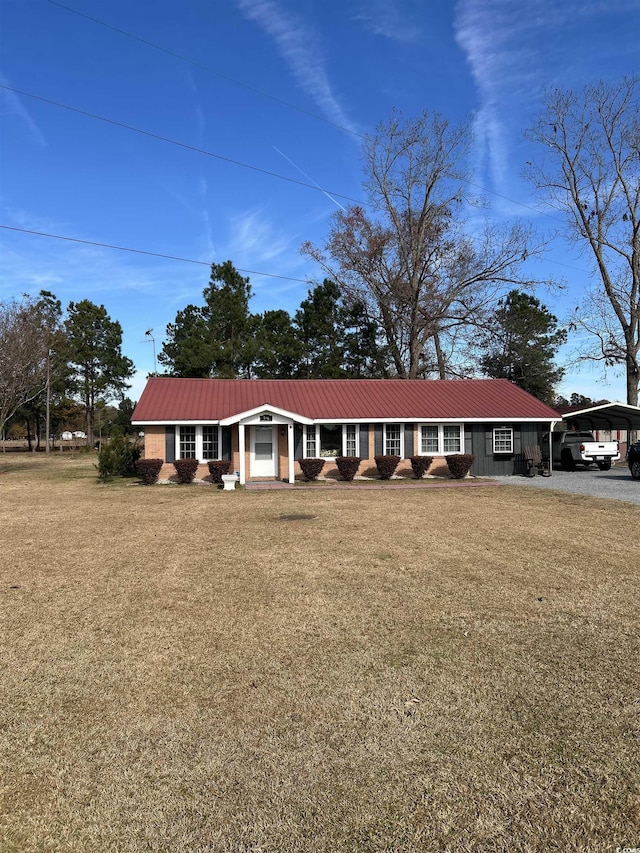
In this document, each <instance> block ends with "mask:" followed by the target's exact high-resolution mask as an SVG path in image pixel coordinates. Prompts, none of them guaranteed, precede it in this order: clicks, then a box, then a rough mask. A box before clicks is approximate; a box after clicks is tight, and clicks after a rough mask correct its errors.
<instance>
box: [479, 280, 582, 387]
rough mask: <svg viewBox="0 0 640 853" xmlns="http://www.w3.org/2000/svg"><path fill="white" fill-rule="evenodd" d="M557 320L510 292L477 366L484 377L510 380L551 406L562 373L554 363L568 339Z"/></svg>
mask: <svg viewBox="0 0 640 853" xmlns="http://www.w3.org/2000/svg"><path fill="white" fill-rule="evenodd" d="M557 326H558V321H557V319H556V317H554V316H553V314H551V313H550V311H549V310H548V309H547V308H546V307H545V306H544V305H542V304H541V303H540V302H539V300H538V299H536V298H535V297H534V296H530V295H529V294H527V293H523V292H522V291H518V290H512V291H511V292H510V293H509V294H508V295H507V296H506V297H505V299H501V300H500V301H499V302H498V308H497V310H496V312H495V315H494V318H493V322H492V324H491V326H490V330H489V333H488V334H487V335H486V336H485V342H484V343H485V346H486V348H487V352H486V354H485V355H484V356H482V358H481V360H480V364H481V366H482V370H483V371H484V373H486V374H487V376H490V377H491V378H493V379H509V380H510V381H511V382H513V383H515V384H516V385H519V386H520V387H521V388H523V389H524V390H525V391H528V392H529V393H530V394H533V396H534V397H537V398H538V399H539V400H542V401H543V402H545V403H549V404H552V403H553V400H554V386H555V385H556V384H557V383H558V382H559V381H560V380H561V378H562V376H563V374H564V370H563V369H562V368H561V367H557V366H556V365H555V364H554V358H555V356H556V354H557V351H558V349H559V347H560V346H562V344H564V343H565V341H566V339H567V334H566V332H565V331H564V330H563V329H558V328H557Z"/></svg>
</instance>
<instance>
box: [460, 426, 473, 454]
mask: <svg viewBox="0 0 640 853" xmlns="http://www.w3.org/2000/svg"><path fill="white" fill-rule="evenodd" d="M462 438H463V442H462V446H463V447H464V452H465V453H473V433H472V431H471V429H465V427H464V426H463V427H462Z"/></svg>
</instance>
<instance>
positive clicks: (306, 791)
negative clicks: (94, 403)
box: [0, 457, 640, 853]
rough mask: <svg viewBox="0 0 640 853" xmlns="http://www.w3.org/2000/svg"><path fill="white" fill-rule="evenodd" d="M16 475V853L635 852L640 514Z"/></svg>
mask: <svg viewBox="0 0 640 853" xmlns="http://www.w3.org/2000/svg"><path fill="white" fill-rule="evenodd" d="M69 465H70V466H71V467H68V466H69ZM2 467H3V470H4V472H5V473H4V474H3V476H2V479H1V480H0V625H1V629H0V630H1V632H2V633H1V635H0V636H1V642H2V649H1V650H0V651H1V654H2V661H3V666H2V669H1V670H0V691H1V702H0V755H1V756H2V758H1V759H0V761H1V762H2V764H1V766H0V779H1V782H0V786H1V788H2V794H3V799H2V806H1V807H0V849H2V850H3V851H21V853H22V852H23V851H26V852H27V853H29V851H41V850H49V851H63V850H64V851H106V850H123V851H125V850H126V851H138V850H139V851H148V850H158V851H169V850H171V851H173V850H181V851H182V850H184V851H202V853H205V851H207V853H211V851H221V853H222V851H238V853H240V851H243V852H244V853H248V851H265V853H266V851H268V852H269V853H276V851H277V853H293V851H295V852H296V853H299V851H305V853H306V851H309V853H319V851H323V853H329V851H332V852H333V851H432V850H433V851H436V850H452V851H454V850H455V851H477V850H487V851H491V850H495V851H503V850H507V849H508V850H509V851H533V850H568V851H571V850H575V851H578V850H584V851H591V850H599V849H615V848H616V846H620V847H625V846H634V845H635V846H637V842H638V837H640V795H639V789H638V774H637V768H638V765H639V763H640V747H639V744H640V739H639V737H638V716H639V712H640V704H639V700H638V671H640V650H639V643H638V631H637V613H638V605H639V601H638V588H639V584H638V580H639V579H638V566H640V545H639V544H638V539H637V536H633V535H632V534H631V531H632V530H633V529H634V525H635V526H637V519H638V514H637V509H636V508H634V507H631V506H628V505H626V504H620V505H619V506H616V507H615V511H613V510H612V508H611V504H610V502H605V501H596V500H592V499H588V498H575V499H572V500H571V501H567V496H566V495H559V494H555V493H552V494H547V493H541V492H537V491H535V492H533V491H532V492H529V491H528V490H524V489H517V488H510V487H500V488H495V489H482V490H472V489H438V490H430V489H423V490H387V491H371V492H370V491H361V490H357V489H354V490H350V491H346V490H342V491H324V490H317V491H314V490H309V491H304V492H296V491H295V490H292V491H277V492H275V491H274V492H258V491H254V492H252V491H249V490H247V491H237V492H235V493H223V492H220V491H218V490H215V489H199V488H196V487H193V488H189V487H184V488H180V489H168V488H166V487H161V486H158V487H155V486H154V487H149V488H145V489H131V488H127V486H126V484H118V483H115V484H110V485H106V486H105V485H100V484H98V483H97V482H96V479H95V474H96V472H95V470H94V469H93V468H92V460H91V459H87V458H78V459H70V458H69V457H65V458H64V459H59V458H58V459H53V460H46V461H45V462H44V463H42V462H41V460H40V459H38V460H37V463H35V464H34V465H33V466H30V465H28V464H27V465H25V464H23V460H20V464H19V466H16V467H15V468H14V466H13V459H7V460H6V462H5V460H2ZM294 519H295V523H286V522H287V520H292V521H293V520H294Z"/></svg>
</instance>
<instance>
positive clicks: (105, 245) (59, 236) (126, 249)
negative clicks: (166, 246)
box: [0, 224, 310, 284]
mask: <svg viewBox="0 0 640 853" xmlns="http://www.w3.org/2000/svg"><path fill="white" fill-rule="evenodd" d="M0 228H4V229H5V230H7V231H18V232H20V233H21V234H31V235H34V236H37V237H50V238H51V239H53V240H66V241H67V242H69V243H82V244H83V245H85V246H98V247H99V248H101V249H116V250H117V251H118V252H132V253H133V254H135V255H149V256H150V257H152V258H163V259H164V260H167V261H181V262H182V263H185V264H199V265H200V266H203V267H210V266H211V263H210V261H196V260H194V259H193V258H181V257H179V256H178V255H165V254H163V253H162V252H148V251H146V250H145V249H132V248H130V247H129V246H115V245H113V244H112V243H99V242H98V241H97V240H81V239H80V238H79V237H65V236H63V235H62V234H48V233H47V232H45V231H32V230H31V229H29V228H16V227H15V226H13V225H1V224H0ZM236 269H237V270H238V272H244V273H248V274H249V275H263V276H266V277H267V278H281V279H283V280H284V281H297V282H300V283H301V284H309V283H310V279H306V278H293V277H292V276H290V275H277V274H276V273H272V272H260V271H259V270H246V269H242V267H236Z"/></svg>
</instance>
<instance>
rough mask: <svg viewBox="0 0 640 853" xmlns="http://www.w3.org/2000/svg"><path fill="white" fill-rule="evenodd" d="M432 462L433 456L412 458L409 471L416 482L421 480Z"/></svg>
mask: <svg viewBox="0 0 640 853" xmlns="http://www.w3.org/2000/svg"><path fill="white" fill-rule="evenodd" d="M432 462H433V456H412V457H411V469H412V471H413V476H414V477H415V478H416V480H421V479H422V477H424V475H425V474H426V473H427V471H428V470H429V468H430V467H431V463H432Z"/></svg>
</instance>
